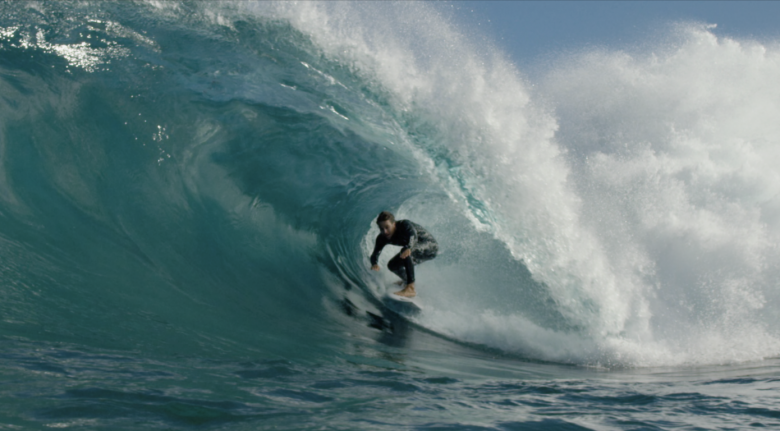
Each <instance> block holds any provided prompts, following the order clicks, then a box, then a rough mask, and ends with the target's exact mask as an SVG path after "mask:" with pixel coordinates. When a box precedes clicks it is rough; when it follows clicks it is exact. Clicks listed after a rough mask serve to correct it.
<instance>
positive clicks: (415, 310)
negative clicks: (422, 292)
mask: <svg viewBox="0 0 780 431" xmlns="http://www.w3.org/2000/svg"><path fill="white" fill-rule="evenodd" d="M382 303H384V304H385V306H386V307H387V308H389V309H391V310H393V311H395V312H396V313H399V314H406V315H410V316H413V315H416V314H419V313H420V312H421V311H422V310H423V306H422V304H421V303H420V300H419V299H418V298H417V297H414V298H407V297H404V296H398V295H394V294H393V293H391V292H388V293H386V294H385V296H384V297H383V298H382Z"/></svg>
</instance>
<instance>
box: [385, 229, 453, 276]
mask: <svg viewBox="0 0 780 431" xmlns="http://www.w3.org/2000/svg"><path fill="white" fill-rule="evenodd" d="M387 244H392V245H400V246H401V247H402V248H401V252H403V251H404V250H406V249H410V250H412V254H411V255H410V256H409V257H408V258H406V259H401V253H398V254H397V255H395V257H393V258H392V259H390V262H388V263H387V268H388V269H389V270H390V271H393V272H394V273H395V274H396V275H398V276H399V277H401V280H405V281H406V283H407V284H411V283H414V265H416V264H419V263H421V262H425V261H426V260H431V259H433V258H434V257H436V254H437V253H438V252H439V244H438V243H437V242H436V239H434V238H433V235H431V234H430V233H428V231H427V230H425V229H423V227H422V226H420V225H418V224H416V223H412V222H410V221H409V220H398V221H396V222H395V232H394V233H393V236H392V237H391V238H390V239H388V238H387V237H386V236H384V235H383V234H381V233H380V234H379V235H377V237H376V245H375V246H374V252H373V253H371V265H376V264H377V261H378V260H379V253H381V252H382V249H383V248H384V247H385V246H386V245H387Z"/></svg>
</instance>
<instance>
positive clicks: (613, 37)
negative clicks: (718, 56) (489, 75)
mask: <svg viewBox="0 0 780 431" xmlns="http://www.w3.org/2000/svg"><path fill="white" fill-rule="evenodd" d="M453 5H454V8H455V9H456V10H457V11H458V12H457V15H458V16H460V17H461V18H462V19H463V20H464V22H465V23H467V25H469V26H471V27H473V28H476V29H477V31H481V32H483V33H484V35H485V36H487V37H488V38H489V39H491V40H493V41H494V42H495V43H496V44H497V45H498V46H499V47H500V48H501V49H503V50H504V51H505V52H506V53H507V54H509V56H510V57H511V59H512V60H513V61H514V62H515V63H516V64H518V65H521V66H522V65H524V64H530V63H532V62H535V61H538V59H539V58H540V57H543V56H546V55H554V54H556V53H559V52H564V51H569V50H577V49H581V48H583V47H599V46H603V47H609V48H619V49H620V48H627V47H631V46H634V45H637V44H641V43H642V42H643V41H645V40H647V39H651V38H657V37H663V34H664V32H668V30H669V28H670V25H671V24H674V23H676V22H681V21H687V22H699V23H704V24H716V25H717V28H716V29H715V30H714V33H715V34H716V35H719V36H730V37H736V38H750V39H758V40H761V41H767V40H773V41H780V1H455V2H453ZM775 43H776V42H775Z"/></svg>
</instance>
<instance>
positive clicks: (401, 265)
mask: <svg viewBox="0 0 780 431" xmlns="http://www.w3.org/2000/svg"><path fill="white" fill-rule="evenodd" d="M405 260H409V259H401V255H400V254H397V255H395V257H393V258H392V259H390V262H387V269H389V270H390V271H391V272H393V274H395V275H397V276H398V277H400V278H401V280H402V281H403V282H406V281H407V277H406V264H405V262H404V261H405Z"/></svg>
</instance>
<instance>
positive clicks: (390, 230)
mask: <svg viewBox="0 0 780 431" xmlns="http://www.w3.org/2000/svg"><path fill="white" fill-rule="evenodd" d="M377 225H379V230H380V231H382V235H384V236H386V237H387V238H388V239H389V238H391V237H392V236H393V234H394V233H395V222H391V221H390V220H385V221H380V222H379V223H377Z"/></svg>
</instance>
